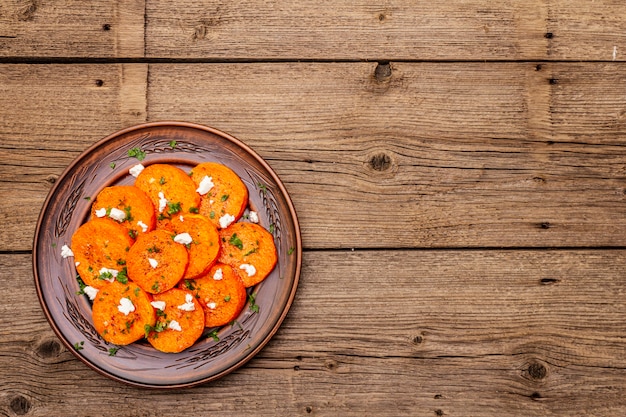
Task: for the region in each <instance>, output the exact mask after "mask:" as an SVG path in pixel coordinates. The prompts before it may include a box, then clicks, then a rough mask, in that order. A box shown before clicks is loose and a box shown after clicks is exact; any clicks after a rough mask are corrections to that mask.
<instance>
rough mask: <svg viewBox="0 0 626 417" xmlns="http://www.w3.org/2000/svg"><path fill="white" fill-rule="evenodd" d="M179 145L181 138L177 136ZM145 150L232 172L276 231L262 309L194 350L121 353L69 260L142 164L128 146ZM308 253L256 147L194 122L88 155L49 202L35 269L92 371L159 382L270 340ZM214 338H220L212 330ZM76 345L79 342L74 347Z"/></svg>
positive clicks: (50, 313) (176, 382)
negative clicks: (105, 193) (101, 199)
mask: <svg viewBox="0 0 626 417" xmlns="http://www.w3.org/2000/svg"><path fill="white" fill-rule="evenodd" d="M174 142H175V143H174ZM134 148H140V149H141V150H142V151H144V152H145V159H144V160H142V161H141V163H142V164H143V165H146V166H147V165H149V164H154V163H167V164H174V165H176V166H179V167H181V168H182V169H183V170H185V171H186V172H189V171H190V170H191V168H192V167H193V166H194V165H196V164H198V163H200V162H205V161H214V162H220V163H222V164H225V165H227V166H229V167H230V168H231V169H232V170H234V171H235V172H236V173H237V174H238V175H239V176H240V177H241V179H242V180H243V182H244V183H245V184H246V186H247V187H248V191H249V195H250V197H249V198H250V209H251V210H254V211H256V212H257V213H258V215H259V224H261V225H262V226H263V227H265V228H266V229H268V230H270V231H271V232H272V233H273V235H274V241H275V244H276V248H277V251H278V263H277V265H276V268H275V269H274V270H273V271H272V273H271V274H270V275H269V276H268V277H267V278H266V279H265V280H264V281H263V282H261V283H260V284H258V285H257V286H255V287H253V288H250V289H248V292H249V293H250V292H253V293H254V294H255V304H256V305H257V306H258V309H257V308H252V309H251V308H250V305H246V307H244V310H243V311H242V313H241V314H240V316H239V317H238V319H237V320H236V321H235V323H233V324H232V325H227V326H224V327H221V328H219V329H217V332H214V333H213V335H211V334H210V332H211V330H214V329H206V330H205V334H204V335H203V336H202V337H201V338H200V339H199V340H198V341H197V342H196V344H195V345H194V346H192V347H191V348H189V349H187V350H185V351H183V352H181V353H177V354H171V353H161V352H159V351H156V350H155V349H154V348H152V347H151V346H150V345H149V344H148V343H147V342H145V341H140V342H137V343H133V344H131V345H128V346H121V347H119V350H118V351H117V352H116V354H115V355H114V356H110V355H109V351H110V349H111V348H115V347H117V346H114V345H111V344H108V343H107V342H105V341H104V340H103V339H102V338H101V337H100V336H99V335H98V333H97V332H96V330H95V329H94V326H93V321H92V319H91V304H90V302H89V300H88V298H87V297H86V296H85V295H77V292H78V291H79V286H78V281H77V280H76V269H75V266H74V258H72V257H68V258H63V257H62V256H61V248H62V246H63V245H68V246H69V245H70V242H71V237H72V235H73V233H74V231H75V230H76V229H77V228H78V227H79V226H80V225H81V224H82V223H84V222H85V221H87V219H88V215H89V210H90V206H91V201H92V200H93V199H94V198H95V196H96V195H97V194H98V192H99V191H100V190H101V189H102V188H104V187H107V186H110V185H130V184H132V183H133V182H134V177H132V176H131V175H129V173H128V170H129V169H130V168H131V167H132V166H134V165H136V164H138V163H139V161H138V160H137V159H136V158H135V157H130V156H129V155H128V154H129V152H128V151H129V150H131V149H134ZM301 260H302V248H301V238H300V230H299V226H298V221H297V217H296V213H295V210H294V207H293V204H292V202H291V199H290V198H289V195H288V194H287V191H286V190H285V187H284V186H283V184H282V183H281V181H280V179H279V178H278V177H277V176H276V174H275V173H274V172H273V171H272V169H271V168H270V166H269V165H268V164H267V163H266V162H265V161H264V160H263V159H262V158H261V157H259V156H258V155H257V154H256V153H255V152H254V151H253V150H252V149H250V148H249V147H248V146H246V145H245V144H243V143H242V142H240V141H239V140H237V139H235V138H233V137H232V136H230V135H228V134H226V133H223V132H220V131H218V130H216V129H213V128H209V127H206V126H200V125H196V124H191V123H178V122H158V123H148V124H142V125H139V126H135V127H131V128H129V129H125V130H122V131H120V132H117V133H114V134H113V135H111V136H109V137H107V138H105V139H103V140H101V141H100V142H98V143H96V144H95V145H93V146H92V147H91V148H89V149H88V150H86V151H85V152H83V153H82V154H81V155H80V156H79V157H78V158H77V159H76V160H75V161H74V162H73V163H72V164H71V165H70V166H69V167H68V168H67V169H66V170H65V171H64V172H63V174H62V175H61V177H60V178H59V179H58V180H57V182H56V183H55V185H54V187H53V188H52V190H51V191H50V193H49V195H48V198H47V199H46V201H45V203H44V206H43V209H42V212H41V215H40V217H39V221H38V223H37V230H36V233H35V240H34V247H33V268H34V276H35V285H36V287H37V293H38V296H39V300H40V302H41V305H42V308H43V310H44V313H45V315H46V317H47V319H48V321H49V322H50V325H51V326H52V328H53V329H54V331H55V333H56V334H57V336H58V337H59V338H60V339H61V341H62V342H63V344H64V345H65V346H66V347H67V348H68V349H69V350H70V351H71V352H73V353H74V355H76V357H77V358H78V359H80V360H81V361H83V362H84V363H85V364H87V365H88V366H89V367H91V368H92V369H94V370H96V371H97V372H100V373H102V374H104V375H106V376H108V377H110V378H112V379H114V380H118V381H121V382H125V383H128V384H131V385H136V386H142V387H152V388H158V387H162V388H178V387H188V386H192V385H197V384H201V383H205V382H208V381H211V380H214V379H217V378H219V377H221V376H224V375H225V374H227V373H229V372H231V371H233V370H235V369H237V368H238V367H240V366H241V365H243V364H244V363H246V362H247V361H248V360H250V359H251V358H252V357H253V356H254V355H255V354H256V353H257V352H259V351H260V350H261V348H263V346H264V345H265V344H266V343H267V342H268V341H269V340H270V338H271V337H272V336H273V335H274V333H275V332H276V331H277V329H278V328H279V326H280V324H281V323H282V321H283V319H284V318H285V316H286V314H287V312H288V310H289V307H290V306H291V303H292V301H293V298H294V295H295V292H296V288H297V285H298V279H299V275H300V267H301ZM213 336H215V337H213ZM75 346H77V347H79V349H76V348H75Z"/></svg>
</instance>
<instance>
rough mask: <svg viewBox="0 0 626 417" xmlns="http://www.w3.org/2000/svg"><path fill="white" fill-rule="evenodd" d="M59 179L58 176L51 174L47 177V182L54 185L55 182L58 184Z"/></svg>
mask: <svg viewBox="0 0 626 417" xmlns="http://www.w3.org/2000/svg"><path fill="white" fill-rule="evenodd" d="M58 178H59V177H58V175H54V174H51V175H48V176H47V177H46V182H47V183H48V184H54V183H55V182H57V179H58Z"/></svg>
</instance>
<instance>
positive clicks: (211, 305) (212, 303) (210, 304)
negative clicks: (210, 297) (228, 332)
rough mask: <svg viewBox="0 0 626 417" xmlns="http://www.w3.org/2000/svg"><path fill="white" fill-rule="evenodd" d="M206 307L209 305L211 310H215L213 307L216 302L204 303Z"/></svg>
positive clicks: (215, 305)
mask: <svg viewBox="0 0 626 417" xmlns="http://www.w3.org/2000/svg"><path fill="white" fill-rule="evenodd" d="M206 306H207V307H209V308H210V309H211V310H215V307H217V304H215V303H214V302H210V303H207V304H206Z"/></svg>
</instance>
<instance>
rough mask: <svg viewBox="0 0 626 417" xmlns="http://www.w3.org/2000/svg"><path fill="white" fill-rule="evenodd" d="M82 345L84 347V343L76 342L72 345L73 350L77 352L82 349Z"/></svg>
mask: <svg viewBox="0 0 626 417" xmlns="http://www.w3.org/2000/svg"><path fill="white" fill-rule="evenodd" d="M84 345H85V342H76V343H74V349H75V350H76V351H79V350H81V349H83V346H84Z"/></svg>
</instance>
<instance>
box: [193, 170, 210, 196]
mask: <svg viewBox="0 0 626 417" xmlns="http://www.w3.org/2000/svg"><path fill="white" fill-rule="evenodd" d="M213 186H215V184H213V178H212V177H208V176H206V175H205V176H204V178H202V181H200V184H199V185H198V189H197V190H196V192H197V193H198V194H200V195H205V194H206V193H208V192H209V191H211V188H213Z"/></svg>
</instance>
